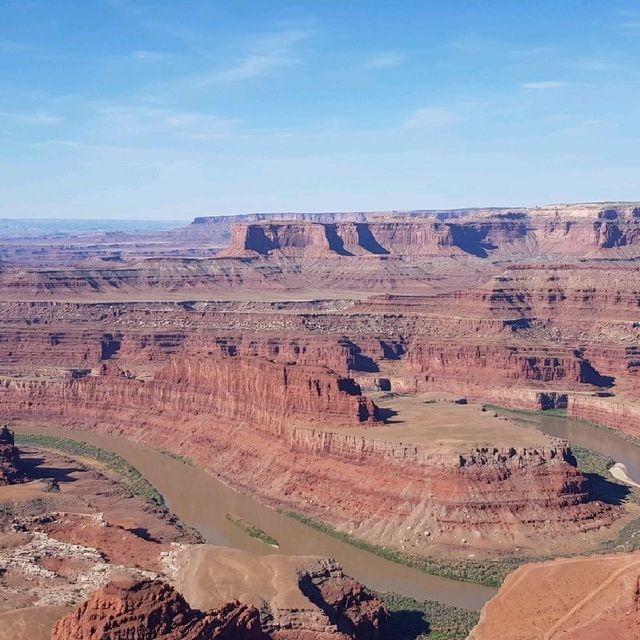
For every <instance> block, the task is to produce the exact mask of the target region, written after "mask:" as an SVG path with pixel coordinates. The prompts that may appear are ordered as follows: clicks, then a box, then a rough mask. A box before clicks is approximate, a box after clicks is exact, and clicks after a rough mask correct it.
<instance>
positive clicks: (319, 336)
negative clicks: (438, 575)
mask: <svg viewBox="0 0 640 640" xmlns="http://www.w3.org/2000/svg"><path fill="white" fill-rule="evenodd" d="M639 260H640V205H639V204H637V203H589V204H580V205H549V206H544V207H538V208H534V209H526V208H500V209H491V208H488V209H466V210H465V209H460V210H455V211H409V212H368V213H367V212H354V213H345V214H340V213H326V214H303V213H287V214H253V215H248V216H237V217H233V216H229V217H200V218H196V219H195V220H194V222H193V223H192V224H190V225H187V226H186V227H184V228H181V229H169V230H156V231H152V232H149V233H137V234H134V233H124V232H122V233H115V234H114V233H109V234H96V233H91V234H78V235H70V236H65V237H63V238H59V237H55V238H54V237H46V236H38V237H35V238H34V237H29V238H23V239H20V238H17V239H16V238H11V239H10V241H9V240H3V239H2V238H1V237H0V327H1V328H0V416H1V419H2V421H3V422H5V421H6V422H8V423H10V424H15V425H17V426H21V428H22V426H26V427H28V426H29V425H38V424H43V425H52V426H60V427H65V428H68V429H73V430H77V431H78V432H83V431H88V432H92V433H101V434H108V435H112V436H118V437H121V438H126V439H129V440H132V441H136V442H140V443H145V444H148V445H151V446H153V447H156V448H159V449H162V450H165V451H169V452H171V453H172V454H173V455H178V456H182V457H185V458H188V459H189V460H190V461H191V463H192V464H194V465H197V466H198V467H201V468H203V469H206V470H208V471H209V472H211V473H213V474H215V476H216V477H217V478H219V479H220V480H221V481H223V482H224V483H225V484H227V485H229V486H231V487H232V488H234V489H236V490H238V491H240V492H242V493H246V494H250V495H252V496H254V497H255V498H256V499H258V500H260V501H261V502H263V503H265V504H267V505H269V506H271V507H274V508H277V509H280V510H282V511H283V512H293V513H295V514H296V515H297V516H298V517H304V518H307V519H309V520H310V521H312V522H316V523H322V524H324V525H327V526H330V527H331V529H332V530H334V531H336V532H338V533H339V534H341V535H345V536H351V537H352V538H354V539H356V540H359V541H362V542H365V543H367V544H370V545H374V546H376V547H378V548H386V549H390V550H393V551H394V552H397V553H402V554H405V555H406V556H408V557H410V558H413V559H418V560H419V559H420V558H424V557H429V558H439V559H442V558H444V559H447V558H449V559H455V560H456V561H460V560H469V559H470V556H471V558H472V559H473V560H474V561H478V560H481V559H487V560H493V559H496V558H502V557H520V558H522V559H526V558H531V557H538V556H540V555H543V554H545V555H546V554H552V555H562V554H575V553H587V552H589V553H590V552H593V551H595V550H597V549H598V548H599V546H600V545H601V544H602V543H603V542H604V541H606V540H607V539H610V538H612V537H615V536H616V535H617V533H618V532H620V531H621V530H623V529H624V527H625V526H627V525H628V523H629V522H630V521H631V519H633V518H634V517H635V511H634V507H633V505H629V504H627V503H626V502H625V501H617V502H616V501H608V500H606V499H603V498H602V496H601V495H599V494H597V492H596V491H595V490H594V488H593V486H592V479H591V477H590V474H588V473H583V471H582V470H581V469H580V467H579V466H578V464H577V462H576V457H575V456H574V453H573V452H572V449H571V444H570V443H569V442H567V441H564V440H561V439H557V438H554V437H551V436H547V435H545V434H543V433H541V432H540V431H537V430H536V429H535V428H533V427H532V426H527V425H523V424H521V423H519V422H518V421H516V420H514V419H513V418H504V417H501V416H499V415H497V414H496V412H495V411H494V409H493V408H492V406H491V405H499V406H504V407H509V408H511V409H516V410H521V411H550V412H555V413H561V414H563V415H567V416H570V417H574V418H579V419H582V420H587V421H590V422H594V423H598V424H600V425H604V426H606V427H609V428H611V429H614V430H616V431H617V432H619V433H621V434H624V435H625V437H628V438H634V437H640V378H639V375H638V374H639V372H640V318H639V317H638V312H639V309H640V286H639V284H638V283H640V271H639V269H640V267H639V266H638V264H639ZM5 440H7V437H6V436H5ZM5 440H0V484H3V478H5V484H7V485H8V481H7V480H6V479H7V478H10V481H11V483H12V486H18V485H13V482H14V480H15V479H16V478H17V476H15V473H16V472H15V470H13V469H14V468H15V459H14V450H13V449H12V447H14V446H15V445H14V443H13V442H9V441H8V440H7V441H5ZM2 469H4V475H3V471H2ZM229 553H230V552H229ZM208 563H210V564H212V565H214V566H221V565H222V564H224V559H223V557H222V555H218V556H216V557H215V559H213V556H212V557H211V559H210V560H208ZM256 573H259V571H258V568H257V567H256ZM194 580H195V578H194ZM510 580H511V578H510ZM532 580H533V578H532ZM535 580H537V578H535ZM143 584H144V585H145V586H143V587H135V588H136V589H138V588H139V589H140V591H138V592H136V593H139V594H141V595H140V597H143V598H146V595H145V594H146V593H147V590H149V594H150V595H149V597H150V598H152V599H154V598H156V597H157V598H160V600H162V598H165V597H166V598H168V599H169V601H170V602H171V603H172V604H171V606H178V605H176V604H175V603H176V602H179V598H180V597H182V596H178V595H176V594H175V593H174V592H171V593H169V592H168V591H166V587H165V586H160V585H158V584H157V583H153V582H150V583H149V582H148V583H143ZM173 585H174V587H175V588H176V589H177V592H179V593H182V595H183V596H184V597H185V598H186V600H187V602H188V603H189V606H190V607H192V608H193V610H194V611H195V610H197V611H198V612H199V613H198V614H195V613H185V619H186V618H189V616H194V618H193V619H194V620H196V618H197V621H198V622H197V624H204V623H203V622H202V621H203V620H205V619H208V618H207V616H210V617H211V616H212V618H211V619H217V618H216V615H217V614H215V613H211V612H212V611H214V612H215V611H217V607H220V606H223V605H224V604H225V603H224V602H221V601H216V602H213V601H206V602H205V601H198V600H197V598H196V599H194V598H193V596H190V595H189V589H188V585H181V584H179V581H178V580H177V578H175V577H174V578H173ZM131 588H132V589H133V587H131ZM108 589H111V591H108V593H107V595H105V593H101V594H100V595H99V596H95V597H96V598H107V596H108V597H109V598H111V597H113V598H116V599H117V598H120V599H125V600H126V598H127V597H129V596H128V595H126V594H124V592H123V591H122V589H123V587H121V586H117V585H116V586H112V587H108ZM109 594H110V595H109ZM118 594H119V595H118ZM123 594H124V595H123ZM85 595H88V594H85ZM228 595H229V599H230V600H231V599H233V597H236V596H234V595H233V594H232V593H231V592H229V594H228ZM107 599H108V598H107ZM89 602H90V603H91V602H94V603H95V602H97V601H96V600H94V601H91V600H90V601H89ZM194 602H196V604H194ZM245 604H247V603H245ZM258 605H259V603H257V602H256V603H252V604H251V606H254V607H257V609H259V606H258ZM180 606H182V605H180ZM247 606H249V604H247ZM90 608H91V605H87V608H86V609H85V610H84V612H83V613H77V614H73V615H72V616H71V618H68V620H70V621H71V622H69V623H68V624H69V625H71V624H72V623H73V624H75V625H80V626H81V625H82V624H84V622H83V617H84V616H86V615H89V616H90V615H91V614H90ZM497 610H498V609H497V608H496V611H497ZM245 613H246V610H245ZM488 615H489V614H487V616H488ZM492 615H496V616H497V615H499V614H498V613H492ZM500 615H502V614H500ZM74 616H75V617H74ZM487 619H488V617H487ZM65 624H66V623H65ZM193 624H196V622H194V623H193ZM486 624H488V623H486ZM69 628H71V627H69ZM66 633H72V632H71V631H67V632H66ZM73 633H75V631H74V632H73ZM354 633H355V632H354ZM358 633H360V632H358ZM478 633H479V632H478ZM60 637H62V636H60ZM69 637H75V636H73V635H71V636H69ZM78 637H82V636H78ZM132 637H133V636H132ZM141 637H142V636H141ZM175 637H194V638H195V637H199V636H196V635H194V636H189V635H184V636H175ZM220 637H224V636H220ZM274 637H275V636H274ZM354 637H360V636H358V635H357V633H356V635H355V636H354ZM362 637H365V636H362ZM480 637H485V636H481V635H478V638H480ZM486 637H489V636H486Z"/></svg>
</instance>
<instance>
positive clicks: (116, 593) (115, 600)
mask: <svg viewBox="0 0 640 640" xmlns="http://www.w3.org/2000/svg"><path fill="white" fill-rule="evenodd" d="M262 637H263V634H262V630H261V627H260V617H259V614H258V611H257V609H255V608H254V607H251V606H247V605H243V604H240V602H238V601H235V602H229V603H228V604H226V605H224V606H222V607H220V608H219V609H215V610H213V611H207V612H202V611H198V610H196V609H192V608H191V607H190V606H189V605H188V604H187V603H186V601H185V600H184V598H183V597H182V596H181V595H180V594H179V593H177V592H176V591H175V590H174V589H173V588H172V587H170V586H169V585H168V584H166V583H163V582H162V581H160V580H154V581H151V580H141V581H132V580H127V581H122V582H111V583H109V584H107V585H106V586H105V587H104V588H102V589H100V590H99V591H96V592H95V593H94V594H93V595H91V597H90V598H89V600H88V601H87V602H85V603H84V604H83V605H81V606H80V607H79V608H78V609H77V610H76V611H74V612H73V613H70V614H69V615H67V616H65V617H64V618H62V619H61V620H59V621H58V622H57V623H56V624H55V626H54V627H53V630H52V632H51V640H119V639H121V638H127V639H128V640H147V639H151V638H154V639H156V640H213V639H219V640H259V639H260V638H262Z"/></svg>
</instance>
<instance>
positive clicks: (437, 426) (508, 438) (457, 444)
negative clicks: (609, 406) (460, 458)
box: [335, 393, 554, 453]
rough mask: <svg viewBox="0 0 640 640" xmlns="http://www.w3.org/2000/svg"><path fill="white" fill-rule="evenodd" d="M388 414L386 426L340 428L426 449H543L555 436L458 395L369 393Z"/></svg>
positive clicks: (461, 451)
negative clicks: (459, 398) (466, 401)
mask: <svg viewBox="0 0 640 640" xmlns="http://www.w3.org/2000/svg"><path fill="white" fill-rule="evenodd" d="M372 397H373V399H374V401H375V402H376V404H377V405H378V406H379V407H380V408H381V409H383V410H387V413H391V412H396V413H395V414H394V415H390V416H389V417H388V423H387V424H381V425H376V426H373V427H372V426H356V427H340V428H338V429H335V431H339V432H342V433H349V434H351V435H362V436H365V437H367V438H374V439H376V440H386V441H388V442H403V443H405V444H415V445H418V446H420V447H424V448H425V449H426V450H428V451H429V452H430V453H463V452H465V451H469V450H470V449H473V448H475V447H477V446H489V447H497V448H503V447H514V448H520V447H544V446H549V445H551V444H552V443H553V441H554V439H553V438H551V437H549V436H547V435H546V434H544V433H542V432H541V431H538V430H537V429H535V428H533V427H530V426H525V425H521V424H516V423H515V422H513V421H511V420H507V419H504V418H499V417H495V416H494V413H495V412H494V411H492V410H491V409H487V411H482V407H481V405H478V404H456V403H455V399H456V398H457V396H451V395H449V394H442V393H440V394H433V393H423V394H419V395H417V396H398V397H385V396H384V395H380V396H378V397H376V394H373V395H372Z"/></svg>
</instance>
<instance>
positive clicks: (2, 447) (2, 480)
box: [0, 424, 26, 486]
mask: <svg viewBox="0 0 640 640" xmlns="http://www.w3.org/2000/svg"><path fill="white" fill-rule="evenodd" d="M25 480H26V476H25V474H24V473H23V471H22V469H21V468H20V451H19V450H18V447H16V446H15V440H14V436H13V431H11V430H10V429H9V427H8V426H7V425H6V424H5V425H4V426H3V427H2V428H0V486H3V485H8V484H15V483H16V482H24V481H25Z"/></svg>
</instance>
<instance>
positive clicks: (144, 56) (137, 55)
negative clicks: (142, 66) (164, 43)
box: [128, 49, 172, 62]
mask: <svg viewBox="0 0 640 640" xmlns="http://www.w3.org/2000/svg"><path fill="white" fill-rule="evenodd" d="M171 56H172V54H171V53H168V52H166V51H150V50H146V49H140V50H138V51H132V52H131V53H130V54H129V55H128V58H129V59H131V60H139V61H141V62H160V61H162V60H166V59H167V58H170V57H171Z"/></svg>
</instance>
